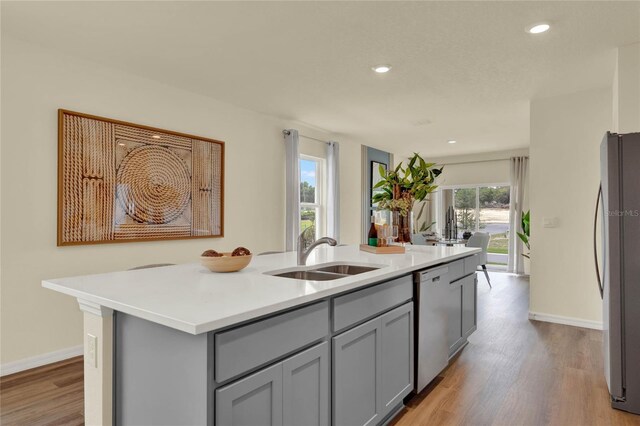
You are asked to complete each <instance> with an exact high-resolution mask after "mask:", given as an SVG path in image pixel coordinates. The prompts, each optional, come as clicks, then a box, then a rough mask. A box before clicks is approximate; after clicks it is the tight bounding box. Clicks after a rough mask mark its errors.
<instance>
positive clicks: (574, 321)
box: [529, 312, 602, 330]
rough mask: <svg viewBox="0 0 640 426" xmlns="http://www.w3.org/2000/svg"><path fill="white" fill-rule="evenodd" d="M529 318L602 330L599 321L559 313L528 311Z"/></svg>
mask: <svg viewBox="0 0 640 426" xmlns="http://www.w3.org/2000/svg"><path fill="white" fill-rule="evenodd" d="M529 319H530V320H535V321H544V322H552V323H555V324H563V325H571V326H574V327H582V328H590V329H593V330H602V323H601V322H599V321H590V320H583V319H580V318H572V317H563V316H560V315H551V314H543V313H540V312H529Z"/></svg>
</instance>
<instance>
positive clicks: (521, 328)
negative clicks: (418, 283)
mask: <svg viewBox="0 0 640 426" xmlns="http://www.w3.org/2000/svg"><path fill="white" fill-rule="evenodd" d="M491 283H492V284H493V289H489V286H488V285H487V282H486V281H485V278H484V276H483V274H478V330H477V331H476V332H475V333H474V334H473V335H472V336H471V337H470V338H469V344H468V345H467V347H465V348H464V350H463V351H462V353H461V354H460V355H459V356H458V357H457V358H456V359H455V361H453V362H452V363H451V364H450V366H449V368H448V369H447V370H445V371H444V372H443V374H442V376H441V377H439V378H437V379H436V380H435V381H434V382H437V383H431V384H430V385H429V387H428V388H427V389H425V390H424V391H423V392H421V393H420V394H419V395H416V396H414V397H413V398H412V399H411V400H409V401H408V402H407V408H406V409H405V410H404V412H403V414H402V416H401V417H400V418H398V419H397V420H396V421H395V422H394V426H407V425H412V426H413V425H474V426H475V425H505V426H506V425H509V426H510V425H527V426H528V425H559V426H560V425H561V426H587V425H594V426H595V425H597V426H600V425H640V416H638V415H633V414H629V413H625V412H622V411H618V410H614V409H612V408H611V407H610V405H609V403H608V393H607V385H606V382H605V379H604V373H603V361H602V343H601V340H602V333H601V332H600V331H596V330H589V329H584V328H577V327H570V326H565V325H559V324H550V323H544V322H539V321H529V319H528V309H529V282H528V280H527V279H525V278H519V277H515V276H513V275H507V274H501V273H492V274H491ZM587 290H588V289H585V291H587Z"/></svg>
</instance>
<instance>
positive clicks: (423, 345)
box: [414, 266, 449, 393]
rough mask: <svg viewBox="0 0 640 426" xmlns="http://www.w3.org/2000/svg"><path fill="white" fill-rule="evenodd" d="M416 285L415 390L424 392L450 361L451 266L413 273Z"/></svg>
mask: <svg viewBox="0 0 640 426" xmlns="http://www.w3.org/2000/svg"><path fill="white" fill-rule="evenodd" d="M414 283H415V286H416V306H417V309H416V310H415V312H416V321H415V323H416V333H415V336H416V345H415V348H416V356H415V360H416V365H415V367H416V368H415V371H416V380H415V391H416V393H418V392H420V391H422V390H423V389H424V388H425V387H426V386H427V385H428V384H429V382H431V381H432V380H433V379H434V378H435V377H436V376H437V375H438V374H440V372H441V371H442V370H444V368H445V367H446V366H447V364H448V362H449V347H448V345H447V297H448V294H449V268H448V267H446V266H442V267H436V268H432V269H427V270H425V271H420V272H415V273H414Z"/></svg>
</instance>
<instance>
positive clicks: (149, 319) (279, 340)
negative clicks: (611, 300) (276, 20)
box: [43, 246, 479, 426]
mask: <svg viewBox="0 0 640 426" xmlns="http://www.w3.org/2000/svg"><path fill="white" fill-rule="evenodd" d="M478 252H479V249H473V248H464V247H422V246H421V247H410V248H408V250H407V253H406V254H402V255H374V254H370V253H366V252H361V251H360V250H359V249H358V247H357V246H344V247H322V248H319V249H317V250H316V251H314V252H313V253H312V254H311V256H310V257H309V259H308V261H307V265H308V266H307V268H308V269H313V268H317V267H318V265H322V266H331V265H337V264H342V265H344V264H349V265H357V266H361V267H371V268H376V269H373V270H370V271H368V272H363V273H359V274H357V275H350V276H345V277H342V278H339V279H335V280H327V281H315V280H299V279H291V278H283V277H280V276H276V275H277V274H282V273H286V272H288V271H291V270H298V269H299V268H298V267H297V266H296V253H294V252H291V253H282V254H272V255H266V256H257V257H255V258H254V259H253V261H252V263H251V264H250V265H249V266H248V267H247V268H246V269H244V270H242V271H240V272H237V273H232V274H215V273H211V272H209V271H208V270H207V269H206V268H204V267H202V266H201V265H199V264H198V263H193V264H184V265H176V266H169V267H161V268H154V269H142V270H134V271H123V272H113V273H107V274H99V275H91V276H82V277H73V278H62V279H53V280H46V281H44V282H43V286H44V287H46V288H50V289H52V290H55V291H59V292H62V293H65V294H68V295H71V296H73V297H76V298H77V299H78V302H79V305H80V308H81V309H82V310H83V311H84V323H85V332H84V333H85V416H86V423H87V424H109V423H116V424H156V425H157V424H205V425H218V426H220V425H226V424H251V423H253V424H303V423H304V424H334V425H341V424H345V425H346V424H349V425H351V424H372V425H373V424H379V423H383V422H386V421H387V420H389V419H390V418H391V417H393V416H394V415H395V414H396V413H397V411H398V410H399V409H400V408H401V407H402V399H403V397H404V396H406V395H407V394H408V393H409V392H411V390H412V389H413V386H414V385H413V383H414V365H413V364H414V342H413V341H414V303H413V301H414V285H413V276H412V273H413V272H415V271H422V270H425V269H428V268H432V267H435V266H440V265H446V264H452V262H455V261H458V263H460V262H459V260H460V259H463V258H470V256H474V255H475V254H477V253H478ZM365 269H366V268H365ZM473 269H474V270H475V264H474V268H473ZM301 422H302V423H301Z"/></svg>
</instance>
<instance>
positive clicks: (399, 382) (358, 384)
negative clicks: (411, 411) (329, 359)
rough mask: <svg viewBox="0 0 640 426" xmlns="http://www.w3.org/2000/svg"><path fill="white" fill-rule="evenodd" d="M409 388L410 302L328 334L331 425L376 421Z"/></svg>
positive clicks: (410, 376) (393, 406)
mask: <svg viewBox="0 0 640 426" xmlns="http://www.w3.org/2000/svg"><path fill="white" fill-rule="evenodd" d="M412 388H413V303H411V302H409V303H406V304H404V305H402V306H400V307H398V308H396V309H394V310H392V311H390V312H388V313H386V314H383V315H381V316H379V317H377V318H374V319H372V320H370V321H368V322H366V323H364V324H362V325H360V326H358V327H355V328H353V329H351V330H349V331H347V332H345V333H342V334H340V335H338V336H336V337H334V338H333V424H335V425H349V426H356V425H375V424H378V423H380V421H381V420H383V419H384V417H385V416H386V415H387V414H389V413H390V412H391V411H392V410H393V408H395V407H396V406H398V404H400V403H401V402H402V399H403V398H404V397H405V396H406V395H407V394H409V392H411V389H412Z"/></svg>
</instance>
